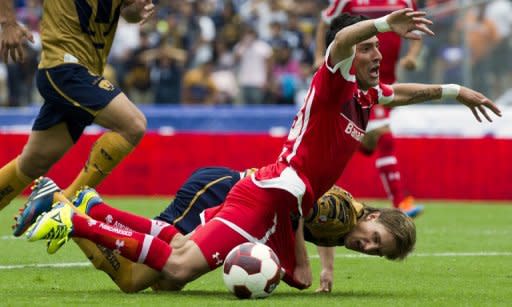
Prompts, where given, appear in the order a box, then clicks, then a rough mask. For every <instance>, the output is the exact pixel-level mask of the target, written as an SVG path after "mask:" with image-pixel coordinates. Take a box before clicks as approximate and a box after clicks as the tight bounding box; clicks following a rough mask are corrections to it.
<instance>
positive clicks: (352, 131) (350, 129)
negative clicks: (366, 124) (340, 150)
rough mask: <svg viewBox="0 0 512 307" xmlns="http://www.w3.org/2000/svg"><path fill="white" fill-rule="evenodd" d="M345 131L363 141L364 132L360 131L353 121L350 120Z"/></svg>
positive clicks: (355, 138)
mask: <svg viewBox="0 0 512 307" xmlns="http://www.w3.org/2000/svg"><path fill="white" fill-rule="evenodd" d="M345 133H346V134H348V135H350V136H351V137H353V138H354V140H356V141H358V142H361V140H362V139H363V137H364V132H362V131H360V130H359V128H357V127H356V126H355V125H354V124H353V123H351V122H349V123H348V124H347V127H346V128H345Z"/></svg>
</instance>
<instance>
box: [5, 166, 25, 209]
mask: <svg viewBox="0 0 512 307" xmlns="http://www.w3.org/2000/svg"><path fill="white" fill-rule="evenodd" d="M31 182H32V178H29V177H28V176H26V175H25V174H23V172H22V171H21V170H20V168H19V165H18V158H15V159H13V160H12V161H11V162H9V163H7V164H6V165H5V166H4V167H2V168H1V169H0V210H2V209H3V208H5V207H6V206H7V205H8V204H9V203H10V202H11V200H13V199H14V198H15V197H16V196H18V195H19V194H20V193H21V192H22V191H23V190H24V189H25V188H26V187H27V186H28V185H29V184H30V183H31Z"/></svg>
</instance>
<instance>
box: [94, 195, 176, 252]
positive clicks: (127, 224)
mask: <svg viewBox="0 0 512 307" xmlns="http://www.w3.org/2000/svg"><path fill="white" fill-rule="evenodd" d="M87 214H88V215H89V216H90V217H92V218H93V219H95V220H98V221H102V222H105V223H107V224H110V225H112V226H114V227H119V228H129V229H132V230H135V231H138V232H141V233H146V234H150V235H152V236H154V237H158V238H159V239H161V240H163V241H165V242H167V243H169V242H171V240H172V238H174V236H175V235H176V234H178V233H179V231H178V230H177V229H176V228H175V227H174V226H173V225H170V224H168V223H166V222H163V221H159V220H153V219H149V218H146V217H143V216H139V215H136V214H133V213H130V212H126V211H122V210H119V209H116V208H113V207H110V206H109V205H107V204H105V203H98V204H95V205H94V206H92V207H91V209H90V210H89V212H87Z"/></svg>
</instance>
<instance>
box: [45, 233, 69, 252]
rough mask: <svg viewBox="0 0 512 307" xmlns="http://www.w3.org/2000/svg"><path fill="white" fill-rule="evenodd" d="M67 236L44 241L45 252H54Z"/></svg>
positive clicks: (66, 239)
mask: <svg viewBox="0 0 512 307" xmlns="http://www.w3.org/2000/svg"><path fill="white" fill-rule="evenodd" d="M67 241H68V238H67V237H66V238H63V239H55V240H48V241H47V242H46V252H47V253H48V254H50V255H53V254H55V253H56V252H57V251H58V250H59V249H60V248H61V247H62V246H63V245H64V244H65V243H66V242H67Z"/></svg>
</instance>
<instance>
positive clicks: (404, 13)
mask: <svg viewBox="0 0 512 307" xmlns="http://www.w3.org/2000/svg"><path fill="white" fill-rule="evenodd" d="M426 14H427V13H425V12H420V11H414V10H413V9H410V8H407V9H402V10H398V11H394V12H393V13H391V14H389V15H387V18H386V21H387V22H388V24H389V26H390V28H391V30H392V31H393V32H395V33H397V34H398V35H400V36H402V37H404V38H407V39H414V40H418V39H421V35H420V33H418V31H420V32H423V33H425V34H428V35H434V32H432V30H430V29H429V28H428V26H429V25H431V24H432V21H431V20H429V19H427V18H425V15H426Z"/></svg>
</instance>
